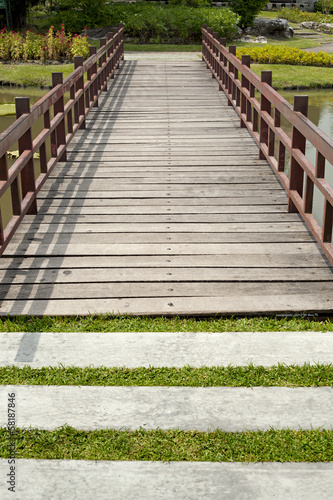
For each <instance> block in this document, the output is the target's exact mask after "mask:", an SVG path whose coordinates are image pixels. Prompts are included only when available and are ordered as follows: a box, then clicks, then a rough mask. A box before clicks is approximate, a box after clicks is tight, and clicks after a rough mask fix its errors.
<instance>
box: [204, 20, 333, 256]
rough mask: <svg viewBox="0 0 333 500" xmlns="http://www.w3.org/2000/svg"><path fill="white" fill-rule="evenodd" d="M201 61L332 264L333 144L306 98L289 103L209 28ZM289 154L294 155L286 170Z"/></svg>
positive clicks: (291, 208)
mask: <svg viewBox="0 0 333 500" xmlns="http://www.w3.org/2000/svg"><path fill="white" fill-rule="evenodd" d="M202 58H203V60H204V61H205V62H206V64H207V68H209V69H210V70H211V72H212V77H213V78H214V77H215V78H216V80H217V81H218V83H219V88H220V90H224V92H225V94H226V96H227V98H228V104H229V105H230V106H233V107H234V109H235V111H236V112H237V113H238V115H239V117H240V126H241V127H246V128H247V129H248V130H249V131H250V133H251V135H252V136H253V138H254V140H255V141H256V142H257V144H258V147H259V158H261V159H267V160H268V162H269V164H270V165H271V167H272V168H273V170H274V172H275V173H276V175H277V176H278V178H279V180H280V181H281V183H282V185H283V186H284V188H285V189H286V191H287V192H288V209H289V212H298V213H300V214H301V216H302V217H303V219H304V221H305V223H306V224H307V226H308V228H309V229H310V230H311V232H312V234H313V235H314V237H315V238H316V240H317V242H318V243H319V245H320V246H321V248H322V250H323V251H324V253H325V255H326V256H327V258H328V259H329V261H330V262H331V263H333V247H332V224H333V188H332V186H331V185H330V184H329V183H328V182H327V180H325V166H327V163H330V164H331V165H330V168H333V141H332V139H330V138H329V137H328V136H327V135H325V134H324V133H323V132H322V131H321V130H320V129H319V128H318V127H317V126H316V125H314V124H313V123H312V122H311V121H310V120H309V119H308V118H307V109H308V97H307V96H295V97H294V106H292V105H291V104H289V103H288V102H287V101H286V100H285V99H284V98H283V97H282V96H281V95H280V94H279V93H278V92H276V91H275V90H274V89H273V88H272V87H271V85H272V72H271V71H262V72H261V78H259V77H258V76H257V75H256V74H255V73H254V72H253V71H252V70H251V69H250V56H242V60H241V61H240V60H239V59H238V58H237V57H236V47H235V46H229V50H227V49H226V39H225V38H218V34H217V33H213V32H212V29H211V28H207V26H203V29H202ZM256 93H257V94H259V95H260V101H258V100H257V98H256ZM273 110H274V111H273ZM281 117H284V118H285V119H286V120H287V121H288V122H289V123H290V124H291V126H292V136H291V139H290V138H289V136H288V134H287V133H286V132H285V131H284V130H283V129H282V127H281ZM306 141H309V142H310V143H311V144H312V145H313V147H314V148H315V150H316V161H315V165H313V164H312V163H311V162H310V161H309V160H308V159H307V158H306V156H305V146H306ZM286 151H287V152H289V155H290V163H289V165H288V167H287V166H286V165H285V163H286ZM315 187H316V188H317V189H318V190H319V191H320V193H321V194H322V195H323V197H324V206H323V222H322V225H320V224H318V222H317V220H316V219H315V217H314V216H313V198H314V189H315Z"/></svg>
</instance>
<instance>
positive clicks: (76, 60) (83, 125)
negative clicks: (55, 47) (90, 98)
mask: <svg viewBox="0 0 333 500" xmlns="http://www.w3.org/2000/svg"><path fill="white" fill-rule="evenodd" d="M80 66H83V57H82V56H75V57H74V68H75V69H77V68H79V67H80ZM83 89H84V78H83V75H82V76H80V78H79V79H78V80H77V82H76V86H75V93H77V92H78V91H79V90H82V91H83ZM77 113H78V115H79V117H78V118H79V119H78V121H75V123H79V121H80V119H81V116H85V112H84V93H82V96H81V97H80V98H79V102H78V107H77ZM76 118H77V117H76ZM79 128H80V129H84V128H86V121H85V120H83V121H82V123H81V125H80V126H79Z"/></svg>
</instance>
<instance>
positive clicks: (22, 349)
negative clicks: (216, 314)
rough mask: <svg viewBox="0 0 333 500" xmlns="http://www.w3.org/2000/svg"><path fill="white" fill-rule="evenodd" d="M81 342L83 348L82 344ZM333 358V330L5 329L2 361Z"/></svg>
mask: <svg viewBox="0 0 333 500" xmlns="http://www.w3.org/2000/svg"><path fill="white" fill-rule="evenodd" d="M78 346H79V348H78ZM60 363H61V364H62V365H63V366H72V365H75V366H80V367H84V366H90V365H93V366H108V367H117V366H118V367H122V366H126V367H128V368H135V367H139V366H146V367H148V366H155V367H159V366H169V367H181V366H185V365H191V366H197V367H198V366H216V365H220V366H221V365H223V366H226V365H229V364H233V365H235V366H242V365H248V364H249V363H253V364H255V365H264V366H272V365H276V364H278V363H286V364H304V363H311V364H315V363H325V364H328V363H333V332H222V333H217V332H213V333H194V332H189V333H187V332H154V333H153V332H134V333H133V332H111V333H110V332H93V333H91V332H85V333H38V332H36V333H35V332H33V333H21V332H9V333H8V332H3V333H0V366H6V365H17V366H23V365H29V366H31V367H32V368H40V367H43V366H58V365H59V364H60Z"/></svg>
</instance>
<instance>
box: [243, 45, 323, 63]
mask: <svg viewBox="0 0 333 500" xmlns="http://www.w3.org/2000/svg"><path fill="white" fill-rule="evenodd" d="M242 55H249V56H251V61H252V62H255V63H261V64H292V65H298V66H325V67H332V66H333V56H330V55H329V54H326V53H325V52H317V53H315V52H304V51H303V50H301V49H297V48H294V47H285V46H284V45H275V46H265V47H242V48H240V49H237V57H239V58H240V57H241V56H242Z"/></svg>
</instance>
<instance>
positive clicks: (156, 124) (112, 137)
mask: <svg viewBox="0 0 333 500" xmlns="http://www.w3.org/2000/svg"><path fill="white" fill-rule="evenodd" d="M234 54H235V48H234V47H229V50H227V49H226V48H225V40H224V39H220V40H219V39H217V35H216V34H214V33H212V32H211V30H210V29H206V27H204V28H203V60H204V61H199V60H198V61H193V62H192V61H186V62H176V61H167V60H158V61H149V60H146V61H143V60H141V61H126V60H125V61H123V58H124V57H123V27H122V26H119V27H118V28H117V29H115V30H114V31H113V32H112V33H110V34H109V35H108V38H107V39H106V40H102V42H101V48H100V49H99V50H98V51H97V53H96V50H94V49H93V48H92V49H91V55H90V57H89V59H87V60H86V61H85V62H83V60H82V58H76V59H75V67H76V69H75V70H74V72H73V73H72V74H71V75H70V76H69V77H68V78H66V80H64V81H62V75H61V74H59V73H55V74H54V75H53V87H54V88H53V89H52V90H51V91H50V92H49V93H48V94H47V95H46V96H45V97H44V98H42V99H41V100H40V101H39V102H38V103H37V104H36V105H34V106H33V107H32V108H30V106H29V102H28V99H25V98H18V99H17V100H16V102H17V118H18V119H17V120H16V122H15V123H14V124H13V125H12V126H11V127H10V128H9V129H7V130H6V131H5V132H4V133H3V134H2V135H1V142H0V176H1V177H0V179H1V181H0V186H1V187H0V195H1V200H2V208H3V207H4V203H5V201H6V200H7V203H9V204H10V206H11V213H10V215H9V216H8V217H7V219H6V217H5V215H4V214H3V216H2V228H1V244H2V252H3V255H2V257H1V259H0V266H1V269H0V273H1V285H0V294H1V301H0V314H2V315H21V314H31V315H43V314H49V315H67V314H70V315H77V314H80V315H82V314H89V313H108V312H109V313H111V312H113V313H127V314H163V315H170V314H195V315H200V314H212V313H213V314H214V313H217V314H261V313H294V312H297V313H302V312H306V313H309V312H320V313H332V311H333V280H332V278H333V275H332V263H333V251H332V211H333V209H332V205H333V189H332V186H330V185H329V184H328V182H327V181H326V180H325V167H326V169H327V168H333V167H332V164H333V141H332V140H331V139H329V138H328V137H326V136H325V135H324V134H323V133H321V132H320V131H319V130H318V129H317V128H316V126H315V125H314V124H312V123H311V122H310V121H309V120H308V119H307V118H306V98H304V97H296V98H295V104H294V109H293V107H292V106H291V105H289V104H288V103H287V102H286V101H285V100H284V99H283V98H282V97H281V96H279V94H277V93H276V92H275V91H274V90H273V89H272V87H271V86H270V83H271V73H270V72H263V74H262V77H261V79H260V78H258V77H257V76H256V75H255V74H254V73H253V72H252V71H251V69H250V68H249V66H250V64H249V58H248V57H244V56H243V59H242V61H239V60H238V59H236V57H235V55H234ZM207 68H208V69H207ZM209 69H210V71H209ZM212 77H213V78H212ZM222 90H223V91H224V92H223V91H222ZM259 94H260V97H259ZM88 111H89V114H88ZM283 116H284V117H285V118H286V119H287V120H288V121H289V122H290V123H291V125H292V127H293V132H292V137H291V138H289V136H288V134H287V133H286V132H285V131H284V130H283V128H282V127H281V117H283ZM41 120H42V127H41V132H40V133H36V134H35V136H34V134H33V133H32V126H33V124H34V123H35V122H38V121H41ZM17 141H18V148H19V158H18V159H17V160H16V161H15V162H14V163H13V165H11V166H10V165H8V160H7V152H8V151H9V150H10V149H15V143H16V142H17ZM306 141H309V142H311V143H312V144H313V145H314V146H315V148H316V150H317V159H316V164H315V165H312V164H311V163H310V162H309V161H308V160H307V159H306V157H305V155H304V151H305V143H306ZM258 146H259V149H258ZM35 153H38V154H39V162H38V160H36V158H35V157H36V154H35ZM288 158H291V160H290V161H289V160H288ZM289 165H290V168H289ZM316 192H317V193H319V195H320V196H321V198H322V200H323V222H322V223H318V222H317V221H316V220H315V218H314V217H313V215H312V210H313V208H312V207H313V197H314V193H316Z"/></svg>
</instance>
